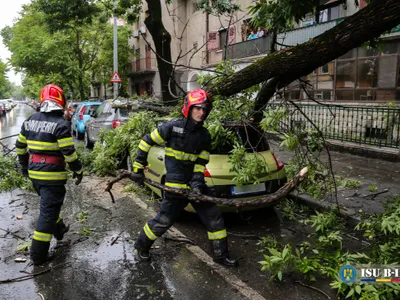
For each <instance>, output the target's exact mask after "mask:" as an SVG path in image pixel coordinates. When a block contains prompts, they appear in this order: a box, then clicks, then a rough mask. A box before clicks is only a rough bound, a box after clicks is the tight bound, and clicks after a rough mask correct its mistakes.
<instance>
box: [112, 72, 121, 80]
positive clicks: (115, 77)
mask: <svg viewBox="0 0 400 300" xmlns="http://www.w3.org/2000/svg"><path fill="white" fill-rule="evenodd" d="M110 82H122V80H121V77H119V74H118V72H114V74H113V76H111V79H110Z"/></svg>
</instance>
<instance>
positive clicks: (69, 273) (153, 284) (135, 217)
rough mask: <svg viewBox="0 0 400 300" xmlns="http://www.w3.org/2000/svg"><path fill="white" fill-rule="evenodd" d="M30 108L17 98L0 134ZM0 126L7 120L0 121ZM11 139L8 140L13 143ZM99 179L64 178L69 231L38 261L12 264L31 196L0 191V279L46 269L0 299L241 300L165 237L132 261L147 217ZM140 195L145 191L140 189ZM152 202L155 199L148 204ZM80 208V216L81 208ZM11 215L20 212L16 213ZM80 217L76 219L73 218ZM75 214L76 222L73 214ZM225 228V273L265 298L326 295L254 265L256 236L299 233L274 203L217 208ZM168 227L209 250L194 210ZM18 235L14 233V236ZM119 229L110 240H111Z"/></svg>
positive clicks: (296, 238) (24, 235)
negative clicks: (144, 257)
mask: <svg viewBox="0 0 400 300" xmlns="http://www.w3.org/2000/svg"><path fill="white" fill-rule="evenodd" d="M32 113H34V111H33V109H31V108H30V107H28V106H25V105H22V104H20V105H18V106H17V107H16V108H14V109H13V111H12V112H11V113H10V114H9V115H8V116H7V118H5V119H2V120H1V137H4V136H7V135H11V134H15V133H18V132H19V130H20V127H21V124H22V122H23V120H25V118H27V117H28V116H29V115H30V114H32ZM6 125H7V126H6ZM15 139H16V138H14V139H12V140H11V141H9V144H11V145H12V144H13V143H14V142H15ZM105 183H106V180H105V179H99V178H96V177H90V176H85V178H84V181H83V183H82V185H80V186H79V187H76V186H74V185H73V184H69V185H68V186H67V196H66V200H65V204H64V208H63V216H64V218H65V219H66V220H67V223H69V224H71V230H70V232H69V233H68V235H67V236H66V239H65V241H63V243H59V244H56V243H54V241H53V243H52V249H53V252H54V258H53V260H52V261H51V262H50V263H48V264H46V265H45V266H43V267H40V268H33V267H32V266H30V265H29V259H28V260H27V261H26V262H24V263H16V262H14V259H15V258H16V257H23V258H24V257H25V258H28V256H27V254H26V253H18V252H17V251H16V249H17V246H18V244H20V243H21V242H23V241H29V240H30V237H31V235H32V233H33V229H34V224H35V222H36V217H37V215H38V202H39V199H38V196H37V195H35V194H26V193H23V192H21V191H19V190H14V191H13V192H12V193H2V194H0V228H2V229H5V230H6V231H10V232H12V233H13V234H14V235H12V234H10V233H7V232H5V231H2V230H0V250H1V251H0V270H1V271H0V280H4V279H8V278H14V277H19V276H24V275H26V274H25V273H21V271H26V272H29V273H32V272H34V273H36V272H40V271H43V270H45V269H48V268H54V267H56V266H58V265H60V264H63V263H68V264H66V265H61V266H60V267H58V268H55V269H54V270H52V271H51V272H48V273H45V274H43V275H40V276H37V277H35V278H34V279H30V280H27V281H22V282H16V283H8V284H2V285H0V299H40V296H39V295H38V293H41V294H42V295H43V296H44V299H46V300H48V299H190V300H191V299H243V297H242V296H241V295H240V294H238V293H237V290H236V289H235V287H233V286H232V285H230V284H228V283H227V282H226V281H225V280H224V279H223V278H221V277H220V276H219V275H217V274H215V273H213V272H212V271H210V269H209V268H208V267H207V266H206V265H205V264H204V263H203V262H202V261H200V260H199V259H197V258H195V257H194V256H193V255H192V254H191V253H189V252H188V250H187V249H186V248H184V247H183V246H182V245H181V244H179V243H176V242H171V241H168V240H165V239H162V238H161V239H159V240H158V241H157V242H156V244H155V245H156V248H155V249H153V250H152V252H153V256H154V259H153V262H152V263H151V264H138V263H136V262H135V260H134V257H133V255H132V250H133V241H134V239H135V238H136V236H137V234H138V232H139V231H140V229H141V228H142V227H143V225H144V224H145V222H146V221H147V220H148V219H149V218H150V217H152V215H148V214H147V212H146V211H143V210H142V209H141V208H139V206H137V205H136V204H135V198H136V196H135V195H130V197H120V198H118V199H117V204H115V205H111V202H110V199H109V196H108V194H105V193H104V192H103V186H104V185H105ZM140 198H141V199H142V200H143V201H148V200H149V198H150V197H149V196H146V195H140ZM149 204H151V206H154V207H155V209H157V207H158V204H157V202H151V203H149ZM86 214H87V220H86V221H84V222H82V219H85V218H84V217H82V216H84V215H86ZM17 216H22V219H21V220H18V219H17ZM79 216H80V218H79ZM77 218H78V219H79V220H80V221H81V222H79V221H78V219H77ZM225 219H226V225H227V230H228V232H229V233H230V248H231V253H232V256H234V257H241V258H242V259H241V260H240V266H239V268H238V269H235V270H232V272H233V273H234V274H235V275H237V276H238V277H239V278H241V279H242V280H243V281H244V282H246V283H247V284H248V285H249V286H250V287H252V288H253V289H255V290H256V291H258V292H259V293H260V294H261V295H262V296H264V297H265V298H266V299H293V300H294V299H304V300H305V299H311V300H312V299H326V297H325V296H323V295H321V294H320V293H318V292H315V291H313V290H311V289H308V288H306V287H303V286H301V285H298V284H294V283H293V281H292V280H291V279H290V278H285V277H284V280H283V282H282V283H277V282H270V281H268V278H269V274H267V273H264V272H261V271H260V265H259V264H258V261H260V260H261V259H262V254H261V253H260V252H259V251H258V250H259V249H258V246H257V243H258V240H257V237H261V236H267V235H273V236H275V237H276V238H277V239H278V240H280V241H283V242H290V243H292V244H293V245H294V244H296V243H298V242H300V240H301V239H302V238H303V237H304V236H305V233H303V234H302V233H300V231H296V230H293V228H291V227H290V226H287V224H284V223H282V222H280V220H279V218H278V217H277V215H276V214H275V212H274V210H273V209H271V208H269V209H261V210H258V211H256V212H246V213H242V214H227V215H225ZM176 227H177V228H178V229H179V230H181V231H182V232H183V233H184V234H185V235H186V236H188V237H190V238H191V239H193V240H194V241H195V242H196V243H197V244H198V245H199V246H200V247H201V248H202V249H204V251H206V252H207V253H209V248H208V241H207V235H206V231H205V229H204V227H203V226H202V224H201V223H200V222H199V220H198V218H197V217H196V216H195V215H192V214H188V213H185V214H183V216H182V217H181V218H180V219H179V221H178V222H177V224H176ZM15 235H18V237H19V238H16V237H15ZM117 236H119V238H118V240H117V242H115V243H114V244H113V245H111V244H112V242H113V241H114V239H115V238H116V237H117ZM313 285H314V286H316V287H318V288H320V289H322V290H324V291H325V292H327V293H329V294H330V295H331V296H334V291H331V290H330V289H329V286H328V285H327V283H326V282H317V283H313Z"/></svg>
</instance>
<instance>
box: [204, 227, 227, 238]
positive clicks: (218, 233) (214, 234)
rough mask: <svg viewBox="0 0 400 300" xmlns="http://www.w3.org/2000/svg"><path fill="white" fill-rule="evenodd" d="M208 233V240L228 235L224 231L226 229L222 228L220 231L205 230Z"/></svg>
mask: <svg viewBox="0 0 400 300" xmlns="http://www.w3.org/2000/svg"><path fill="white" fill-rule="evenodd" d="M207 233H208V239H209V240H211V241H212V240H221V239H224V238H226V237H227V236H228V235H227V233H226V229H222V230H220V231H215V232H209V231H208V232H207Z"/></svg>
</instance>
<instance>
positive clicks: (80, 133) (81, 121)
mask: <svg viewBox="0 0 400 300" xmlns="http://www.w3.org/2000/svg"><path fill="white" fill-rule="evenodd" d="M100 104H101V102H90V101H85V102H81V103H80V104H79V105H78V106H77V107H76V111H75V113H74V115H73V116H72V118H71V130H72V135H73V136H75V137H76V138H77V139H79V140H80V139H83V137H84V135H85V124H86V121H87V120H89V119H90V118H91V115H92V114H93V113H94V112H95V111H96V109H97V108H98V107H99V106H100Z"/></svg>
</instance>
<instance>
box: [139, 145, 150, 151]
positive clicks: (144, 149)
mask: <svg viewBox="0 0 400 300" xmlns="http://www.w3.org/2000/svg"><path fill="white" fill-rule="evenodd" d="M139 149H140V150H142V151H144V152H149V149H148V148H145V147H144V146H143V145H141V144H139Z"/></svg>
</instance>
